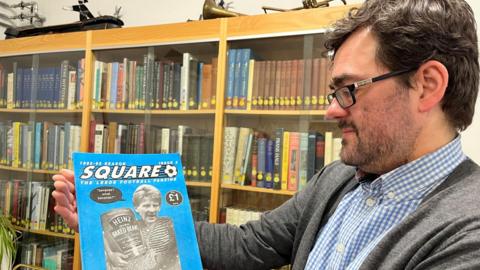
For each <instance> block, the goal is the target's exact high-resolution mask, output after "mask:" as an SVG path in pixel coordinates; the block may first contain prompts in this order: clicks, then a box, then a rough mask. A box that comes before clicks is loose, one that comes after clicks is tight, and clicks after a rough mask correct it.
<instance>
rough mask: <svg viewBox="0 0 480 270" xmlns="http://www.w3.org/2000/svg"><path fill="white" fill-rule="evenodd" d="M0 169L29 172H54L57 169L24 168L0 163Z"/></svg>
mask: <svg viewBox="0 0 480 270" xmlns="http://www.w3.org/2000/svg"><path fill="white" fill-rule="evenodd" d="M0 170H6V171H15V172H24V173H27V172H31V173H43V174H56V173H58V170H54V171H50V170H34V169H25V168H14V167H11V166H6V165H0Z"/></svg>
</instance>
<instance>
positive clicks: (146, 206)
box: [135, 197, 160, 223]
mask: <svg viewBox="0 0 480 270" xmlns="http://www.w3.org/2000/svg"><path fill="white" fill-rule="evenodd" d="M135 211H137V213H138V214H139V215H140V216H141V217H142V220H144V221H145V223H152V222H155V221H156V220H157V214H158V212H159V211H160V203H159V202H158V200H155V199H152V198H149V197H147V198H145V199H144V200H143V202H141V203H140V204H139V205H138V206H137V207H135Z"/></svg>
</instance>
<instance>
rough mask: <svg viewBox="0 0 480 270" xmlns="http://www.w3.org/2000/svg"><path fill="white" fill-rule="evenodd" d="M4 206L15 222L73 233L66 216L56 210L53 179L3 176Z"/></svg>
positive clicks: (0, 197) (1, 203)
mask: <svg viewBox="0 0 480 270" xmlns="http://www.w3.org/2000/svg"><path fill="white" fill-rule="evenodd" d="M0 190H2V193H1V194H0V208H1V211H2V214H3V215H4V216H7V217H10V219H11V222H12V224H13V225H16V226H19V227H22V228H25V229H29V230H44V231H51V232H57V233H64V234H73V233H74V232H73V230H71V229H70V228H68V227H67V225H66V223H65V221H64V220H63V218H62V217H60V216H59V215H57V214H56V213H55V212H54V211H53V207H54V205H55V201H54V199H53V197H52V195H51V192H52V190H53V185H52V183H50V182H40V181H27V180H24V179H13V180H0Z"/></svg>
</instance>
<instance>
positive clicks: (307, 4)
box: [262, 0, 347, 14]
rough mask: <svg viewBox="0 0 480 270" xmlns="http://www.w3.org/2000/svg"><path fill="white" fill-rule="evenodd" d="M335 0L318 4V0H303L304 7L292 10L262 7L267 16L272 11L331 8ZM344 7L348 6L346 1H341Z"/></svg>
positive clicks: (327, 0) (326, 0)
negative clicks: (331, 3)
mask: <svg viewBox="0 0 480 270" xmlns="http://www.w3.org/2000/svg"><path fill="white" fill-rule="evenodd" d="M332 1H333V0H325V1H320V2H317V0H302V6H301V7H297V8H291V9H283V8H276V7H266V6H262V9H263V11H264V12H265V14H266V13H267V10H271V11H280V12H287V11H294V10H301V9H310V8H324V7H329V6H330V2H332ZM341 1H342V2H343V4H344V5H346V4H347V1H346V0H341Z"/></svg>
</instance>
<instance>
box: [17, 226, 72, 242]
mask: <svg viewBox="0 0 480 270" xmlns="http://www.w3.org/2000/svg"><path fill="white" fill-rule="evenodd" d="M14 227H15V229H16V230H19V231H22V232H29V233H34V234H40V235H47V236H54V237H61V238H66V239H75V235H71V234H65V233H57V232H51V231H46V230H31V229H25V228H23V227H20V226H14Z"/></svg>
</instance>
